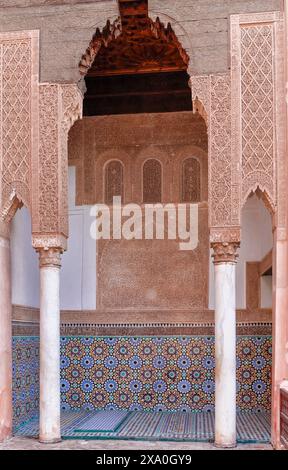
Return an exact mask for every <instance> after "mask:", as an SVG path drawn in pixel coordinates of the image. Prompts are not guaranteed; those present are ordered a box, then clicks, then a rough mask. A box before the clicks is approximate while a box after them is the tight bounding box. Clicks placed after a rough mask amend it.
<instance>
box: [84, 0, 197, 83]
mask: <svg viewBox="0 0 288 470" xmlns="http://www.w3.org/2000/svg"><path fill="white" fill-rule="evenodd" d="M118 1H119V10H120V19H119V21H116V22H115V23H113V24H110V22H107V24H106V26H105V28H104V29H103V31H102V32H101V31H100V30H99V29H97V30H96V32H95V34H94V36H93V39H92V41H91V43H90V46H89V49H87V52H86V54H85V55H84V56H83V57H82V60H81V62H80V71H81V73H83V74H85V75H86V74H87V75H89V76H90V77H91V76H101V75H115V74H117V75H123V74H135V73H148V72H149V73H154V72H171V71H181V70H186V69H187V65H188V60H189V58H188V55H187V54H186V52H185V50H184V49H183V48H182V46H181V44H180V43H179V41H178V39H177V37H176V35H175V33H174V31H173V29H172V27H171V25H170V24H169V23H168V25H167V26H166V27H165V26H164V25H163V23H161V22H160V20H159V18H157V20H156V21H155V22H153V21H152V20H151V19H150V18H149V17H148V0H118ZM94 57H95V58H94ZM91 58H92V59H93V61H92V60H91ZM89 59H90V60H89ZM91 62H92V65H91Z"/></svg>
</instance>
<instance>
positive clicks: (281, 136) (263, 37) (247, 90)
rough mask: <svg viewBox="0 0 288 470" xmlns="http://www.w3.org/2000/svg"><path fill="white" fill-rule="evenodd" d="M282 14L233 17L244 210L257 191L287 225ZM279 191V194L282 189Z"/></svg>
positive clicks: (234, 124) (234, 103) (233, 68)
mask: <svg viewBox="0 0 288 470" xmlns="http://www.w3.org/2000/svg"><path fill="white" fill-rule="evenodd" d="M284 50H285V48H284V18H283V15H282V13H279V12H271V13H258V14H254V15H233V16H232V17H231V83H232V106H233V110H234V112H233V116H232V130H233V136H232V140H233V142H234V149H235V155H237V158H236V159H235V161H236V160H237V161H238V162H240V166H241V177H240V181H241V188H240V194H241V196H240V197H241V200H240V207H242V206H243V205H244V204H245V201H246V200H247V197H248V196H249V194H250V193H251V192H252V191H253V192H254V191H255V190H256V189H257V188H259V189H260V190H261V191H262V192H263V194H264V198H265V201H266V203H267V205H268V207H269V208H270V210H271V211H272V212H274V213H276V219H275V224H276V225H277V226H278V227H280V226H283V225H285V215H284V212H285V207H283V202H284V199H285V197H284V195H285V190H284V188H283V185H285V183H284V180H285V179H286V173H285V172H286V170H285V162H284V158H285V123H284V120H285V84H284ZM277 187H278V190H277Z"/></svg>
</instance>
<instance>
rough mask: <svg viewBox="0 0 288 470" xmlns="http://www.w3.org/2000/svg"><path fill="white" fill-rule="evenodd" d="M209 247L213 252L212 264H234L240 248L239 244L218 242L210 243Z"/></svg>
mask: <svg viewBox="0 0 288 470" xmlns="http://www.w3.org/2000/svg"><path fill="white" fill-rule="evenodd" d="M211 247H212V248H213V250H214V253H213V254H212V257H213V263H214V264H224V263H229V264H236V262H237V258H238V256H239V255H238V253H237V250H238V248H239V247H240V243H239V242H230V243H228V242H220V243H211Z"/></svg>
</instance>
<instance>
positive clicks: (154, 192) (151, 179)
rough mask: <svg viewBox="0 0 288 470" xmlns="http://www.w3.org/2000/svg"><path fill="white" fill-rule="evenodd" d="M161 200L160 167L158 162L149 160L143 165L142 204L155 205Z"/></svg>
mask: <svg viewBox="0 0 288 470" xmlns="http://www.w3.org/2000/svg"><path fill="white" fill-rule="evenodd" d="M161 200H162V165H161V163H160V162H159V161H158V160H155V159H152V158H151V159H149V160H147V161H146V162H145V163H144V165H143V202H144V203H155V202H161Z"/></svg>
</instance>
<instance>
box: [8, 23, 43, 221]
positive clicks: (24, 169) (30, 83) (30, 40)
mask: <svg viewBox="0 0 288 470" xmlns="http://www.w3.org/2000/svg"><path fill="white" fill-rule="evenodd" d="M38 41H39V34H38V32H37V31H29V32H17V33H2V34H0V100H1V106H0V113H1V115H0V163H1V179H0V188H1V193H0V206H1V216H2V218H5V219H7V220H8V219H10V218H11V217H12V216H13V212H14V211H15V210H16V209H17V206H18V205H19V204H20V203H21V201H22V202H23V203H24V204H25V205H26V206H27V207H29V208H31V162H32V158H33V155H34V154H35V152H36V151H37V147H36V139H37V130H36V129H35V127H33V126H32V123H33V122H34V121H35V120H36V122H37V101H38V75H37V74H38V62H39V54H38ZM36 127H37V126H36ZM33 131H34V132H33ZM35 131H36V132H35Z"/></svg>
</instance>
